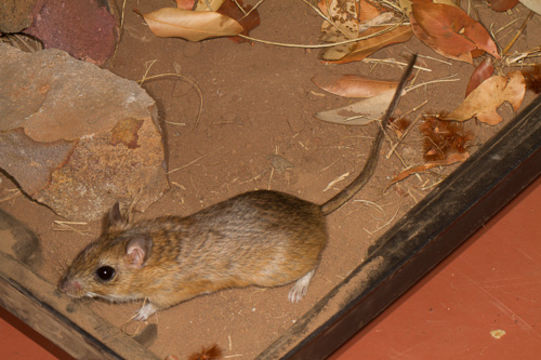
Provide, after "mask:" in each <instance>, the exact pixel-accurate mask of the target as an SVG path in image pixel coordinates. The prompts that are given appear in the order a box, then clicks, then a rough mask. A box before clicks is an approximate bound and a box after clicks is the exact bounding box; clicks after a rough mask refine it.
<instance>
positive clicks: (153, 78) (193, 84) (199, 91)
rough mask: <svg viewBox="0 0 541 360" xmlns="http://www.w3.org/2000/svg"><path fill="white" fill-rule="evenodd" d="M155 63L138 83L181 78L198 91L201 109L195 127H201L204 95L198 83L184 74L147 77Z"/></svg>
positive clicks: (198, 111)
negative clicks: (200, 120)
mask: <svg viewBox="0 0 541 360" xmlns="http://www.w3.org/2000/svg"><path fill="white" fill-rule="evenodd" d="M154 62H156V60H154V61H153V62H152V63H151V64H150V66H149V68H148V69H147V71H145V74H144V75H143V78H142V79H141V80H139V81H138V83H139V84H140V85H143V83H144V82H145V81H150V80H156V79H163V78H166V77H176V78H179V79H181V80H183V81H185V82H187V83H188V84H190V85H192V86H193V88H194V89H195V90H196V91H197V94H198V95H199V109H198V110H197V118H196V119H195V127H197V126H198V125H199V119H200V118H201V112H202V111H203V93H202V92H201V88H199V85H197V83H196V82H195V81H193V80H192V79H190V78H188V77H186V76H184V75H182V74H179V73H164V74H158V75H152V76H148V77H147V74H148V71H149V70H150V67H151V66H152V65H154Z"/></svg>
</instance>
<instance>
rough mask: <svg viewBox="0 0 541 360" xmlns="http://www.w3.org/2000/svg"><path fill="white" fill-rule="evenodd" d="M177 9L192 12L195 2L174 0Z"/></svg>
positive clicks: (192, 0)
mask: <svg viewBox="0 0 541 360" xmlns="http://www.w3.org/2000/svg"><path fill="white" fill-rule="evenodd" d="M176 2H177V8H179V9H184V10H193V8H194V6H195V0H176Z"/></svg>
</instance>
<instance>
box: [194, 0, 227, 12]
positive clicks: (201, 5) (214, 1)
mask: <svg viewBox="0 0 541 360" xmlns="http://www.w3.org/2000/svg"><path fill="white" fill-rule="evenodd" d="M224 1H225V0H198V1H197V6H196V7H195V11H217V10H218V9H219V8H220V7H221V6H222V4H223V3H224ZM207 4H208V5H209V6H210V9H209V7H208V6H207Z"/></svg>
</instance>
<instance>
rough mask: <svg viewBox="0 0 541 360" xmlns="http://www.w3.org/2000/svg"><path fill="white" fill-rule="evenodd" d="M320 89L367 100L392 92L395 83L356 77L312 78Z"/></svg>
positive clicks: (325, 75)
mask: <svg viewBox="0 0 541 360" xmlns="http://www.w3.org/2000/svg"><path fill="white" fill-rule="evenodd" d="M312 82H313V83H314V84H316V85H317V86H318V87H319V88H320V89H322V90H325V91H327V92H330V93H331V94H335V95H338V96H344V97H355V98H368V97H372V96H375V95H378V94H380V93H382V92H384V91H388V90H394V89H396V86H397V85H398V83H397V82H396V81H381V80H372V79H368V78H365V77H362V76H358V75H340V76H336V75H329V74H320V75H317V76H314V77H313V78H312Z"/></svg>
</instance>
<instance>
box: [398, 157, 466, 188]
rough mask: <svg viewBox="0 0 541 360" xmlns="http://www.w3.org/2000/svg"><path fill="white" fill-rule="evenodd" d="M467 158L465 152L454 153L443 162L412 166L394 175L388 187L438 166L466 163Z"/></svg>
mask: <svg viewBox="0 0 541 360" xmlns="http://www.w3.org/2000/svg"><path fill="white" fill-rule="evenodd" d="M469 157H470V154H468V153H467V152H464V153H454V154H450V155H449V156H448V157H447V159H445V160H439V161H431V162H427V163H425V164H423V165H419V166H414V167H412V168H409V169H406V170H404V171H402V172H401V173H400V174H398V175H396V176H395V177H394V178H393V180H392V181H391V184H390V185H392V184H394V183H397V182H399V181H402V180H404V179H405V178H407V177H408V176H410V175H413V174H416V173H420V172H423V171H427V170H430V169H433V168H435V167H438V166H447V165H452V164H454V163H457V162H462V161H466V160H467V159H468V158H469Z"/></svg>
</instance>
